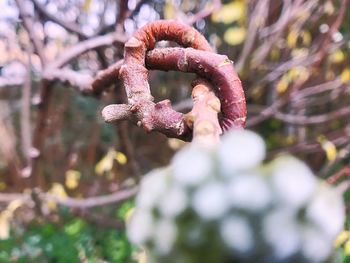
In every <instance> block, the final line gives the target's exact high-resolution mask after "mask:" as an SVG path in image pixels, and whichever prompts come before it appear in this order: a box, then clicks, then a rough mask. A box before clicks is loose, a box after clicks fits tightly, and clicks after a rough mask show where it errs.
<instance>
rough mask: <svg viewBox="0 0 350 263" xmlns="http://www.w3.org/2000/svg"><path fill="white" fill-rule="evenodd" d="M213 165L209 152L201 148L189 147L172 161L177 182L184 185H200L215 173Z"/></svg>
mask: <svg viewBox="0 0 350 263" xmlns="http://www.w3.org/2000/svg"><path fill="white" fill-rule="evenodd" d="M212 163H213V161H212V160H211V157H210V155H209V153H208V152H207V150H205V149H202V148H199V147H187V148H184V149H183V150H181V151H180V152H178V153H177V154H176V155H175V156H174V158H173V160H172V167H173V173H174V174H173V175H174V177H175V180H176V181H178V182H179V183H181V184H183V185H188V186H194V185H198V184H199V183H201V182H202V181H203V180H204V179H205V178H207V177H208V176H210V174H211V173H212V172H213V171H212V170H213V169H212V168H213V164H212Z"/></svg>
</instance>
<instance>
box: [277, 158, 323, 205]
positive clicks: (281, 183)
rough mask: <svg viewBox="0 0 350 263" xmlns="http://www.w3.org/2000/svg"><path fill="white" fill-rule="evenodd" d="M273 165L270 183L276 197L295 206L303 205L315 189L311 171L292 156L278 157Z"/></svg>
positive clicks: (314, 180)
mask: <svg viewBox="0 0 350 263" xmlns="http://www.w3.org/2000/svg"><path fill="white" fill-rule="evenodd" d="M273 165H274V167H273V169H274V170H273V172H272V184H273V187H274V189H275V191H276V193H277V195H278V199H280V200H281V201H282V202H284V203H287V205H291V206H293V207H295V208H300V207H301V206H303V205H305V204H306V203H307V202H308V201H309V200H310V199H311V197H312V195H313V194H314V192H315V189H316V177H315V176H314V175H313V173H312V171H311V170H310V169H309V168H308V167H307V166H306V165H305V164H304V163H303V162H301V161H299V160H298V159H295V158H293V157H280V158H278V159H277V160H276V161H275V162H274V164H273Z"/></svg>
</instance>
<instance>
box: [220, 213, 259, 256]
mask: <svg viewBox="0 0 350 263" xmlns="http://www.w3.org/2000/svg"><path fill="white" fill-rule="evenodd" d="M220 234H221V237H222V239H223V240H224V242H225V243H226V245H227V246H228V247H230V248H233V249H235V250H237V251H239V252H242V253H245V252H247V251H249V250H250V249H252V247H253V233H252V229H251V227H250V225H249V224H248V222H247V220H246V219H244V218H242V217H240V216H230V217H228V218H226V219H224V221H223V222H222V223H221V225H220Z"/></svg>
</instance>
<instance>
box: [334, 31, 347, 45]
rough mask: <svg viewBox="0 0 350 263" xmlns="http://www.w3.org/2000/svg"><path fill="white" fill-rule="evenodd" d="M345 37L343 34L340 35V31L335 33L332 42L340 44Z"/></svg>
mask: <svg viewBox="0 0 350 263" xmlns="http://www.w3.org/2000/svg"><path fill="white" fill-rule="evenodd" d="M343 38H344V37H343V35H342V33H340V32H339V31H338V32H335V33H334V34H333V35H332V40H333V41H334V42H335V43H339V42H341V41H342V40H343Z"/></svg>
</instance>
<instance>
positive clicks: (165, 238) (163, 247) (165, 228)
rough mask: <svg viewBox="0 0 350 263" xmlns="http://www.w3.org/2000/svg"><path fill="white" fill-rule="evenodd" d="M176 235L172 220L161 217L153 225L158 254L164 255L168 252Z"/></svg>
mask: <svg viewBox="0 0 350 263" xmlns="http://www.w3.org/2000/svg"><path fill="white" fill-rule="evenodd" d="M176 236H177V229H176V225H175V223H174V222H173V221H170V220H166V219H162V220H160V221H159V222H157V224H156V227H155V236H154V238H155V239H154V242H155V246H156V249H157V251H158V253H159V254H161V255H165V254H167V253H169V252H170V250H171V249H172V247H173V245H174V242H175V240H176Z"/></svg>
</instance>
